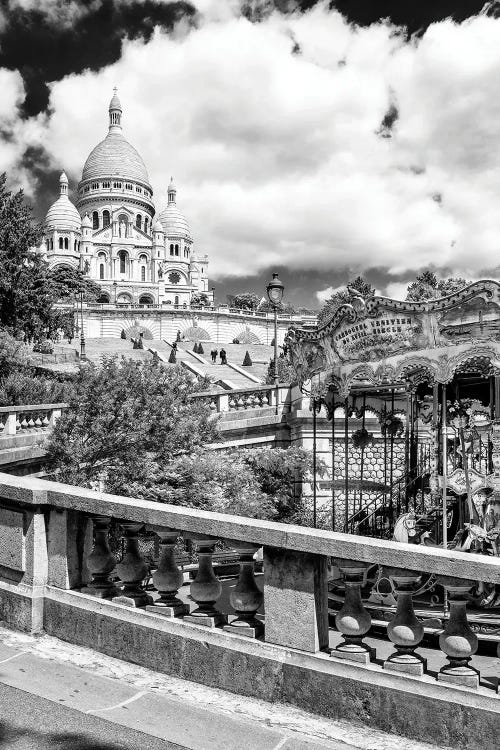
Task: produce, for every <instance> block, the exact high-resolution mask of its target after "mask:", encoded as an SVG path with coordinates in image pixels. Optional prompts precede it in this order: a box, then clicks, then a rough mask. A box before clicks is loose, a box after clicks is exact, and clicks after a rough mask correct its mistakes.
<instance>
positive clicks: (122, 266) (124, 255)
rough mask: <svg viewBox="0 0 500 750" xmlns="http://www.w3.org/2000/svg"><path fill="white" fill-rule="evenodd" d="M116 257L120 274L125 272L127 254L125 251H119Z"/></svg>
mask: <svg viewBox="0 0 500 750" xmlns="http://www.w3.org/2000/svg"><path fill="white" fill-rule="evenodd" d="M118 257H119V259H120V273H125V272H126V262H127V253H126V252H125V250H120V252H119V253H118Z"/></svg>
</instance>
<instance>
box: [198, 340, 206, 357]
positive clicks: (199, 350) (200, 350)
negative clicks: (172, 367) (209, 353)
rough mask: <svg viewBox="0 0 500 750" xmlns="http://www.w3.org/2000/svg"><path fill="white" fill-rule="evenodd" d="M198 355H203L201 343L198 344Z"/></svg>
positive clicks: (203, 350)
mask: <svg viewBox="0 0 500 750" xmlns="http://www.w3.org/2000/svg"><path fill="white" fill-rule="evenodd" d="M198 354H205V349H204V348H203V346H202V344H201V341H200V343H199V344H198Z"/></svg>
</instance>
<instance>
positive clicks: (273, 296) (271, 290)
mask: <svg viewBox="0 0 500 750" xmlns="http://www.w3.org/2000/svg"><path fill="white" fill-rule="evenodd" d="M284 290H285V287H284V286H283V284H282V283H281V281H280V280H279V278H278V274H277V273H273V278H272V280H271V281H270V282H269V284H268V285H267V296H268V298H269V302H270V303H271V305H272V306H273V310H274V389H275V394H274V399H275V413H276V414H277V413H278V401H279V388H278V382H279V377H278V307H279V305H280V304H281V300H282V299H283V292H284Z"/></svg>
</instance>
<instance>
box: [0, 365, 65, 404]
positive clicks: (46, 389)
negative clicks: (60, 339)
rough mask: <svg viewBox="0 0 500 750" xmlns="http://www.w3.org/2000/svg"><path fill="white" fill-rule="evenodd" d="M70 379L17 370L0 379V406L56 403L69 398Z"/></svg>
mask: <svg viewBox="0 0 500 750" xmlns="http://www.w3.org/2000/svg"><path fill="white" fill-rule="evenodd" d="M71 392H72V383H71V380H70V379H68V380H58V379H57V378H53V377H44V376H38V375H33V374H31V373H30V372H29V371H24V372H23V371H22V370H21V371H18V372H13V373H11V374H10V375H7V377H5V378H1V379H0V406H11V405H22V404H58V403H62V402H65V401H68V400H69V399H70V398H71Z"/></svg>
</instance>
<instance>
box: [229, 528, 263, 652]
mask: <svg viewBox="0 0 500 750" xmlns="http://www.w3.org/2000/svg"><path fill="white" fill-rule="evenodd" d="M235 549H236V550H237V551H238V554H239V557H240V559H239V566H240V570H239V575H238V583H237V584H236V586H235V587H234V589H232V591H231V593H230V595H229V602H230V604H231V607H232V608H233V609H234V611H235V612H236V617H235V618H234V620H231V622H230V623H229V625H225V626H224V630H227V631H228V632H229V633H238V634H239V635H246V636H248V637H249V638H258V637H259V636H261V635H263V634H264V624H263V623H262V621H261V620H259V619H257V617H256V616H255V615H256V613H257V610H258V609H259V607H260V606H261V604H262V601H263V599H264V594H263V593H262V591H261V590H260V589H259V587H258V586H257V583H256V581H255V575H254V573H255V560H254V557H253V556H254V553H255V551H256V550H257V549H259V548H258V546H257V545H252V544H244V545H243V544H241V542H240V544H239V546H236V547H235Z"/></svg>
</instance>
